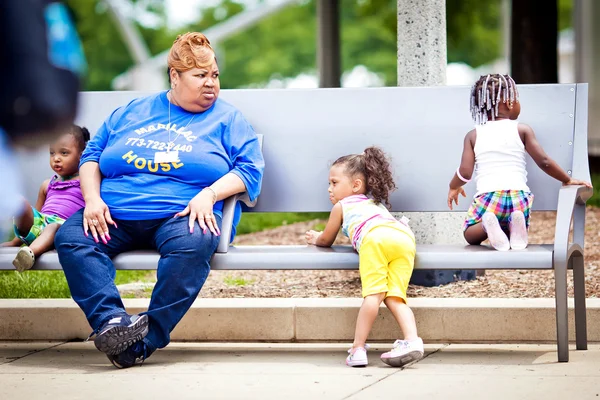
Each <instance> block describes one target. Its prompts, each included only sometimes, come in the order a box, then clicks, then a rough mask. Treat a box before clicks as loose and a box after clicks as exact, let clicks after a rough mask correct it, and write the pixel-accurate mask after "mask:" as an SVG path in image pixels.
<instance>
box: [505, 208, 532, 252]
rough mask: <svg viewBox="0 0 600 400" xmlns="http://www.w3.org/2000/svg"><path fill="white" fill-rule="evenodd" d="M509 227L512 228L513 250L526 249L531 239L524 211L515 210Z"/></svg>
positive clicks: (511, 246)
mask: <svg viewBox="0 0 600 400" xmlns="http://www.w3.org/2000/svg"><path fill="white" fill-rule="evenodd" d="M508 229H509V230H510V248H511V249H513V250H523V249H525V248H526V247H527V244H528V242H529V239H528V235H527V224H526V223H525V215H524V214H523V212H522V211H515V212H513V213H512V214H511V215H510V222H509V224H508Z"/></svg>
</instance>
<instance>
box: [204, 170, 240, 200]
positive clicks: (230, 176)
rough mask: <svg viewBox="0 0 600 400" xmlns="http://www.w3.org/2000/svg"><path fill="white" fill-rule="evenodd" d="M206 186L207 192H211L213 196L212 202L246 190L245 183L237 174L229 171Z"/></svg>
mask: <svg viewBox="0 0 600 400" xmlns="http://www.w3.org/2000/svg"><path fill="white" fill-rule="evenodd" d="M208 188H209V190H208V191H209V192H210V191H212V192H213V194H212V196H213V197H214V203H216V202H217V201H221V200H225V199H226V198H228V197H231V196H233V195H234V194H238V193H243V192H245V191H246V185H245V184H244V182H243V181H242V179H241V178H240V177H239V176H238V175H236V174H234V173H231V172H229V173H227V174H225V175H224V176H223V177H221V178H220V179H218V180H217V181H216V182H215V183H213V184H212V185H210V186H209V187H208ZM206 190H207V189H204V190H203V191H206Z"/></svg>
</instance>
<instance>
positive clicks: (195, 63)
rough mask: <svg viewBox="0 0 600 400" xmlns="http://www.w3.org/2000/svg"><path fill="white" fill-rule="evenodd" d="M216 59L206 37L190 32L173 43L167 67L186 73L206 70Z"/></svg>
mask: <svg viewBox="0 0 600 400" xmlns="http://www.w3.org/2000/svg"><path fill="white" fill-rule="evenodd" d="M216 59H217V57H216V56H215V52H214V50H213V48H212V47H211V45H210V42H209V41H208V39H207V38H206V36H204V35H203V34H202V33H200V32H188V33H184V34H183V35H178V36H177V39H175V41H174V42H173V46H171V50H170V51H169V56H168V57H167V65H168V66H169V69H171V68H172V69H174V70H175V71H177V72H185V71H189V70H190V69H192V68H206V67H208V66H209V65H211V64H212V63H213V61H216Z"/></svg>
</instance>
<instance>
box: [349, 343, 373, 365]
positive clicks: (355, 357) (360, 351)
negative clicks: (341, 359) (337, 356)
mask: <svg viewBox="0 0 600 400" xmlns="http://www.w3.org/2000/svg"><path fill="white" fill-rule="evenodd" d="M353 351H354V352H353ZM348 354H349V355H348V357H346V365H347V366H349V367H366V366H367V364H369V360H368V359H367V349H365V348H364V347H357V348H352V349H350V350H348Z"/></svg>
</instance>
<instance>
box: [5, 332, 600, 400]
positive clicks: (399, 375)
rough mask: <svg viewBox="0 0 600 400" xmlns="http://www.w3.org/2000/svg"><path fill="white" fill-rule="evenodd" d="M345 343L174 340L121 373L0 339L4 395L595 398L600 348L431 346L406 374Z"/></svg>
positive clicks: (53, 347)
mask: <svg viewBox="0 0 600 400" xmlns="http://www.w3.org/2000/svg"><path fill="white" fill-rule="evenodd" d="M347 347H348V345H346V344H290V343H279V344H273V343H262V344H261V343H258V344H257V343H239V344H235V343H234V344H223V343H172V344H171V345H169V347H168V348H166V349H164V350H160V351H158V352H156V353H155V354H153V355H152V357H151V358H149V359H148V360H147V361H146V362H145V363H144V365H143V366H141V367H137V366H136V367H133V368H130V369H128V370H117V369H115V368H114V367H113V366H112V365H110V364H108V360H107V359H106V357H105V356H104V355H103V354H102V353H100V352H98V351H97V350H96V348H95V347H94V345H93V344H92V343H91V342H88V343H81V342H79V343H63V342H0V399H3V400H12V399H28V400H34V399H86V400H91V399H108V398H111V399H112V398H115V399H116V398H136V399H145V398H148V399H281V398H283V399H286V400H288V399H402V398H407V399H445V400H448V399H450V400H452V399H461V400H464V399H502V400H506V399H528V400H529V399H543V400H551V399H578V400H579V399H598V398H600V397H599V396H600V345H598V344H594V345H591V346H590V349H589V350H587V351H574V349H573V351H572V352H571V361H570V362H569V363H560V364H559V363H557V362H556V361H555V360H556V347H555V346H554V345H524V344H489V345H482V344H479V345H474V344H472V345H468V344H463V345H457V344H452V345H444V344H439V345H426V350H427V356H426V358H424V359H423V360H421V361H420V362H419V363H417V364H415V365H413V366H411V367H409V368H406V369H394V368H390V367H388V366H386V365H384V364H383V363H381V361H380V360H379V355H380V354H381V352H383V351H385V350H387V349H388V347H389V344H385V345H374V346H373V347H372V349H371V350H370V351H369V361H370V365H369V366H368V367H367V368H358V369H357V368H349V367H346V366H345V365H344V358H345V350H346V349H347Z"/></svg>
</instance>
